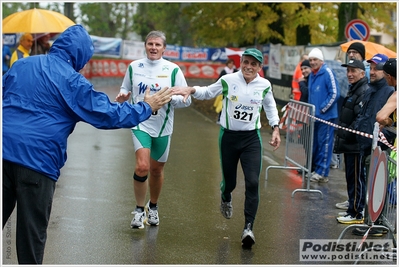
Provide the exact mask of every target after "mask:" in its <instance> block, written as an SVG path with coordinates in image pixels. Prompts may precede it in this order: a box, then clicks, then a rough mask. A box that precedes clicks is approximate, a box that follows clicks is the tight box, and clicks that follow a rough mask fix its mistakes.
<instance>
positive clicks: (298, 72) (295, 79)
mask: <svg viewBox="0 0 399 267" xmlns="http://www.w3.org/2000/svg"><path fill="white" fill-rule="evenodd" d="M307 59H309V57H308V55H307V54H303V55H302V56H301V60H300V61H299V63H298V64H297V65H296V67H295V71H294V75H293V76H292V83H291V89H292V98H293V99H294V100H297V101H298V100H299V101H300V99H301V91H300V86H299V81H300V79H301V77H302V69H301V66H302V65H301V64H302V62H303V61H304V60H307ZM305 102H306V101H305Z"/></svg>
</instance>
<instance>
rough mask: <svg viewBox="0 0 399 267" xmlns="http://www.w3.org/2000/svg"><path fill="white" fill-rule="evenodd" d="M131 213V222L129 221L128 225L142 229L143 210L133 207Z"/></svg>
mask: <svg viewBox="0 0 399 267" xmlns="http://www.w3.org/2000/svg"><path fill="white" fill-rule="evenodd" d="M132 214H133V215H134V217H133V219H132V221H131V223H130V227H131V228H133V229H134V228H138V229H143V228H144V224H143V222H144V218H145V212H144V211H141V210H139V209H135V210H134V211H132Z"/></svg>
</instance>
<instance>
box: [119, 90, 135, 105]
mask: <svg viewBox="0 0 399 267" xmlns="http://www.w3.org/2000/svg"><path fill="white" fill-rule="evenodd" d="M131 94H132V92H130V91H129V92H128V93H127V94H124V93H119V94H118V95H117V96H116V97H115V101H116V102H119V103H123V102H125V101H128V100H129V98H130V95H131Z"/></svg>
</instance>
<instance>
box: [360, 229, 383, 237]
mask: <svg viewBox="0 0 399 267" xmlns="http://www.w3.org/2000/svg"><path fill="white" fill-rule="evenodd" d="M367 230H368V229H364V228H355V229H353V231H352V234H354V235H357V236H364V234H365V233H366V231H367ZM386 233H388V231H387V230H385V229H377V228H371V229H370V231H369V233H368V235H369V236H374V237H380V236H383V235H385V234H386Z"/></svg>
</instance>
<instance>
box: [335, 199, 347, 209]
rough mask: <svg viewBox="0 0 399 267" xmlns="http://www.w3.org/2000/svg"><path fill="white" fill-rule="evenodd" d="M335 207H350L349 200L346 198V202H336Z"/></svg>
mask: <svg viewBox="0 0 399 267" xmlns="http://www.w3.org/2000/svg"><path fill="white" fill-rule="evenodd" d="M335 207H336V208H337V209H341V210H347V209H348V207H349V201H348V200H346V201H344V202H341V203H337V204H335Z"/></svg>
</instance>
